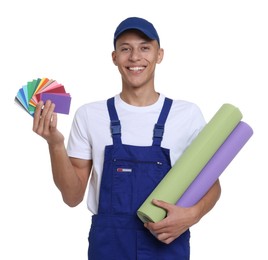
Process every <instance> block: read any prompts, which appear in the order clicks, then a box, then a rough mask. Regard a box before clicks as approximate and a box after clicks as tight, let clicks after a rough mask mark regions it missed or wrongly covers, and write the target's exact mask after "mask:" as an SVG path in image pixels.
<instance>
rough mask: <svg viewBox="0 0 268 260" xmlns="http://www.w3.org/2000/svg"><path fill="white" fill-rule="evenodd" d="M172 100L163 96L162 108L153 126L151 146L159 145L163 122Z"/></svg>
mask: <svg viewBox="0 0 268 260" xmlns="http://www.w3.org/2000/svg"><path fill="white" fill-rule="evenodd" d="M172 102H173V100H172V99H170V98H167V97H166V98H165V101H164V105H163V108H162V110H161V113H160V115H159V118H158V121H157V123H156V124H155V126H154V136H153V146H160V144H161V141H162V139H163V135H164V128H165V122H166V119H167V117H168V113H169V110H170V108H171V105H172Z"/></svg>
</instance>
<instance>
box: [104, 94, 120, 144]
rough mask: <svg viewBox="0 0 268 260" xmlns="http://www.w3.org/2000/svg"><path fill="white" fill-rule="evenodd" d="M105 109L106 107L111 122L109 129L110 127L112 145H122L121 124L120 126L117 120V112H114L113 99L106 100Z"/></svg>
mask: <svg viewBox="0 0 268 260" xmlns="http://www.w3.org/2000/svg"><path fill="white" fill-rule="evenodd" d="M107 107H108V112H109V116H110V120H111V124H110V127H111V134H112V138H113V143H114V144H115V143H117V144H122V141H121V124H120V120H119V118H118V115H117V112H116V110H115V106H114V97H111V98H109V99H108V100H107Z"/></svg>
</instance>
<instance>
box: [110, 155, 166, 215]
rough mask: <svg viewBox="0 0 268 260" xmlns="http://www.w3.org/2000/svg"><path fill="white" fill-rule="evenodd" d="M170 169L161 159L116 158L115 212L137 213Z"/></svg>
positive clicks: (114, 167) (114, 172) (113, 199)
mask: <svg viewBox="0 0 268 260" xmlns="http://www.w3.org/2000/svg"><path fill="white" fill-rule="evenodd" d="M169 169H170V167H169V166H168V165H167V164H166V163H163V162H161V161H134V160H133V161H132V160H122V159H118V160H114V165H113V178H112V211H113V213H115V214H116V213H120V214H135V213H136V211H137V209H138V208H139V207H140V205H141V204H142V203H143V201H144V200H145V199H146V198H147V196H149V194H150V193H151V192H152V191H153V189H154V188H155V187H156V186H157V184H158V183H159V182H160V181H161V180H162V178H163V177H164V176H165V174H166V173H167V171H168V170H169Z"/></svg>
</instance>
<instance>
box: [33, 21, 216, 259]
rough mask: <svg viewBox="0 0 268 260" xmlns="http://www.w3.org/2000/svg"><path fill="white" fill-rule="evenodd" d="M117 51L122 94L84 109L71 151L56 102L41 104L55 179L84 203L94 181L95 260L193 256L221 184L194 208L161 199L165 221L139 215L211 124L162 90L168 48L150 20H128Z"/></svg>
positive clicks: (40, 122) (41, 129)
mask: <svg viewBox="0 0 268 260" xmlns="http://www.w3.org/2000/svg"><path fill="white" fill-rule="evenodd" d="M114 48H115V49H114V51H113V52H112V60H113V63H114V64H115V65H116V66H117V67H118V70H119V72H120V74H121V78H122V91H121V93H120V94H117V95H115V96H114V97H112V98H109V99H108V100H107V101H106V100H104V101H98V102H93V103H89V104H85V105H83V106H81V107H80V108H79V109H78V110H77V112H76V114H75V117H74V121H73V125H72V129H71V133H70V137H69V141H68V146H67V149H66V148H65V146H64V136H63V135H62V134H61V133H60V132H59V131H58V129H57V115H56V114H55V113H54V112H53V111H54V107H55V105H54V104H53V103H51V102H50V101H47V102H46V104H45V105H44V104H43V103H42V102H40V103H39V104H38V105H37V107H36V111H35V115H34V123H33V131H34V132H36V133H37V134H38V135H40V136H42V137H43V138H44V139H45V140H46V141H47V143H48V147H49V152H50V157H51V165H52V172H53V178H54V181H55V184H56V186H57V187H58V188H59V190H60V191H61V193H62V197H63V200H64V202H65V203H66V204H68V205H69V206H71V207H74V206H76V205H78V204H79V203H80V202H81V201H82V200H83V198H84V194H85V190H86V188H87V185H88V182H89V189H88V197H87V205H88V208H89V210H90V211H91V212H92V213H93V217H92V225H91V230H90V233H89V250H88V259H97V260H102V259H105V260H106V259H116V260H121V259H122V260H126V259H161V260H165V259H179V260H182V259H189V257H190V245H189V240H190V231H189V228H190V227H191V226H192V225H194V224H196V223H197V222H198V221H199V220H200V219H201V218H202V217H203V216H204V215H205V214H207V213H208V212H209V211H210V210H211V209H212V208H213V207H214V205H215V204H216V202H217V200H218V199H219V197H220V192H221V188H220V183H219V181H217V182H216V183H215V184H214V185H213V187H212V188H211V189H210V190H209V191H208V193H207V194H206V195H205V196H204V197H203V198H202V199H201V200H200V201H199V202H198V203H197V204H196V205H194V206H193V207H190V208H182V207H178V206H176V205H171V204H169V203H166V202H164V201H157V200H154V201H153V203H154V204H155V205H156V206H158V207H162V208H164V209H165V210H166V212H167V216H166V218H165V219H163V220H162V221H160V222H158V223H149V222H148V223H145V224H143V223H142V222H141V221H140V220H139V219H138V217H137V214H136V211H137V209H138V208H139V206H140V205H141V204H142V203H143V201H144V200H145V199H146V197H147V196H148V195H149V194H150V193H151V191H152V190H153V189H154V187H156V185H157V184H158V183H159V182H160V181H161V179H162V178H163V176H164V175H165V174H166V173H167V172H168V171H169V169H170V168H171V167H172V165H174V163H175V161H176V160H177V159H178V158H179V157H180V155H181V154H182V153H183V151H184V150H185V148H186V147H187V146H188V145H189V144H190V143H191V141H192V140H193V139H194V138H195V137H196V136H197V134H198V133H199V131H200V130H201V129H202V127H203V126H204V125H205V121H204V118H203V115H202V113H201V112H200V110H199V108H198V107H197V106H196V105H195V104H193V103H191V102H186V101H182V100H176V101H175V100H171V99H169V98H167V97H165V96H164V95H163V94H161V93H158V92H157V91H156V90H155V85H154V76H155V68H156V65H157V64H160V63H161V61H162V59H163V56H164V50H163V49H162V48H161V47H160V39H159V36H158V33H157V31H156V30H155V28H154V26H153V25H152V24H151V23H150V22H148V21H147V20H145V19H142V18H138V17H130V18H127V19H125V20H124V21H122V22H121V23H120V24H119V26H118V27H117V28H116V31H115V33H114ZM41 111H42V114H41ZM89 180H90V181H89Z"/></svg>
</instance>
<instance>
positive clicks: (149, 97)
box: [120, 89, 159, 107]
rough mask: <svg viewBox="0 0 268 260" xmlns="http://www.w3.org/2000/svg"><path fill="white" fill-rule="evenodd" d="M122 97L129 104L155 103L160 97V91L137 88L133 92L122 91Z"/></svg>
mask: <svg viewBox="0 0 268 260" xmlns="http://www.w3.org/2000/svg"><path fill="white" fill-rule="evenodd" d="M120 97H121V99H122V100H123V101H124V102H126V103H128V104H129V105H132V106H139V107H142V106H150V105H152V104H154V103H155V102H156V101H157V100H158V98H159V93H157V92H156V91H155V90H151V91H146V92H144V91H139V90H138V89H137V90H136V91H131V92H128V91H122V92H121V93H120Z"/></svg>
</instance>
